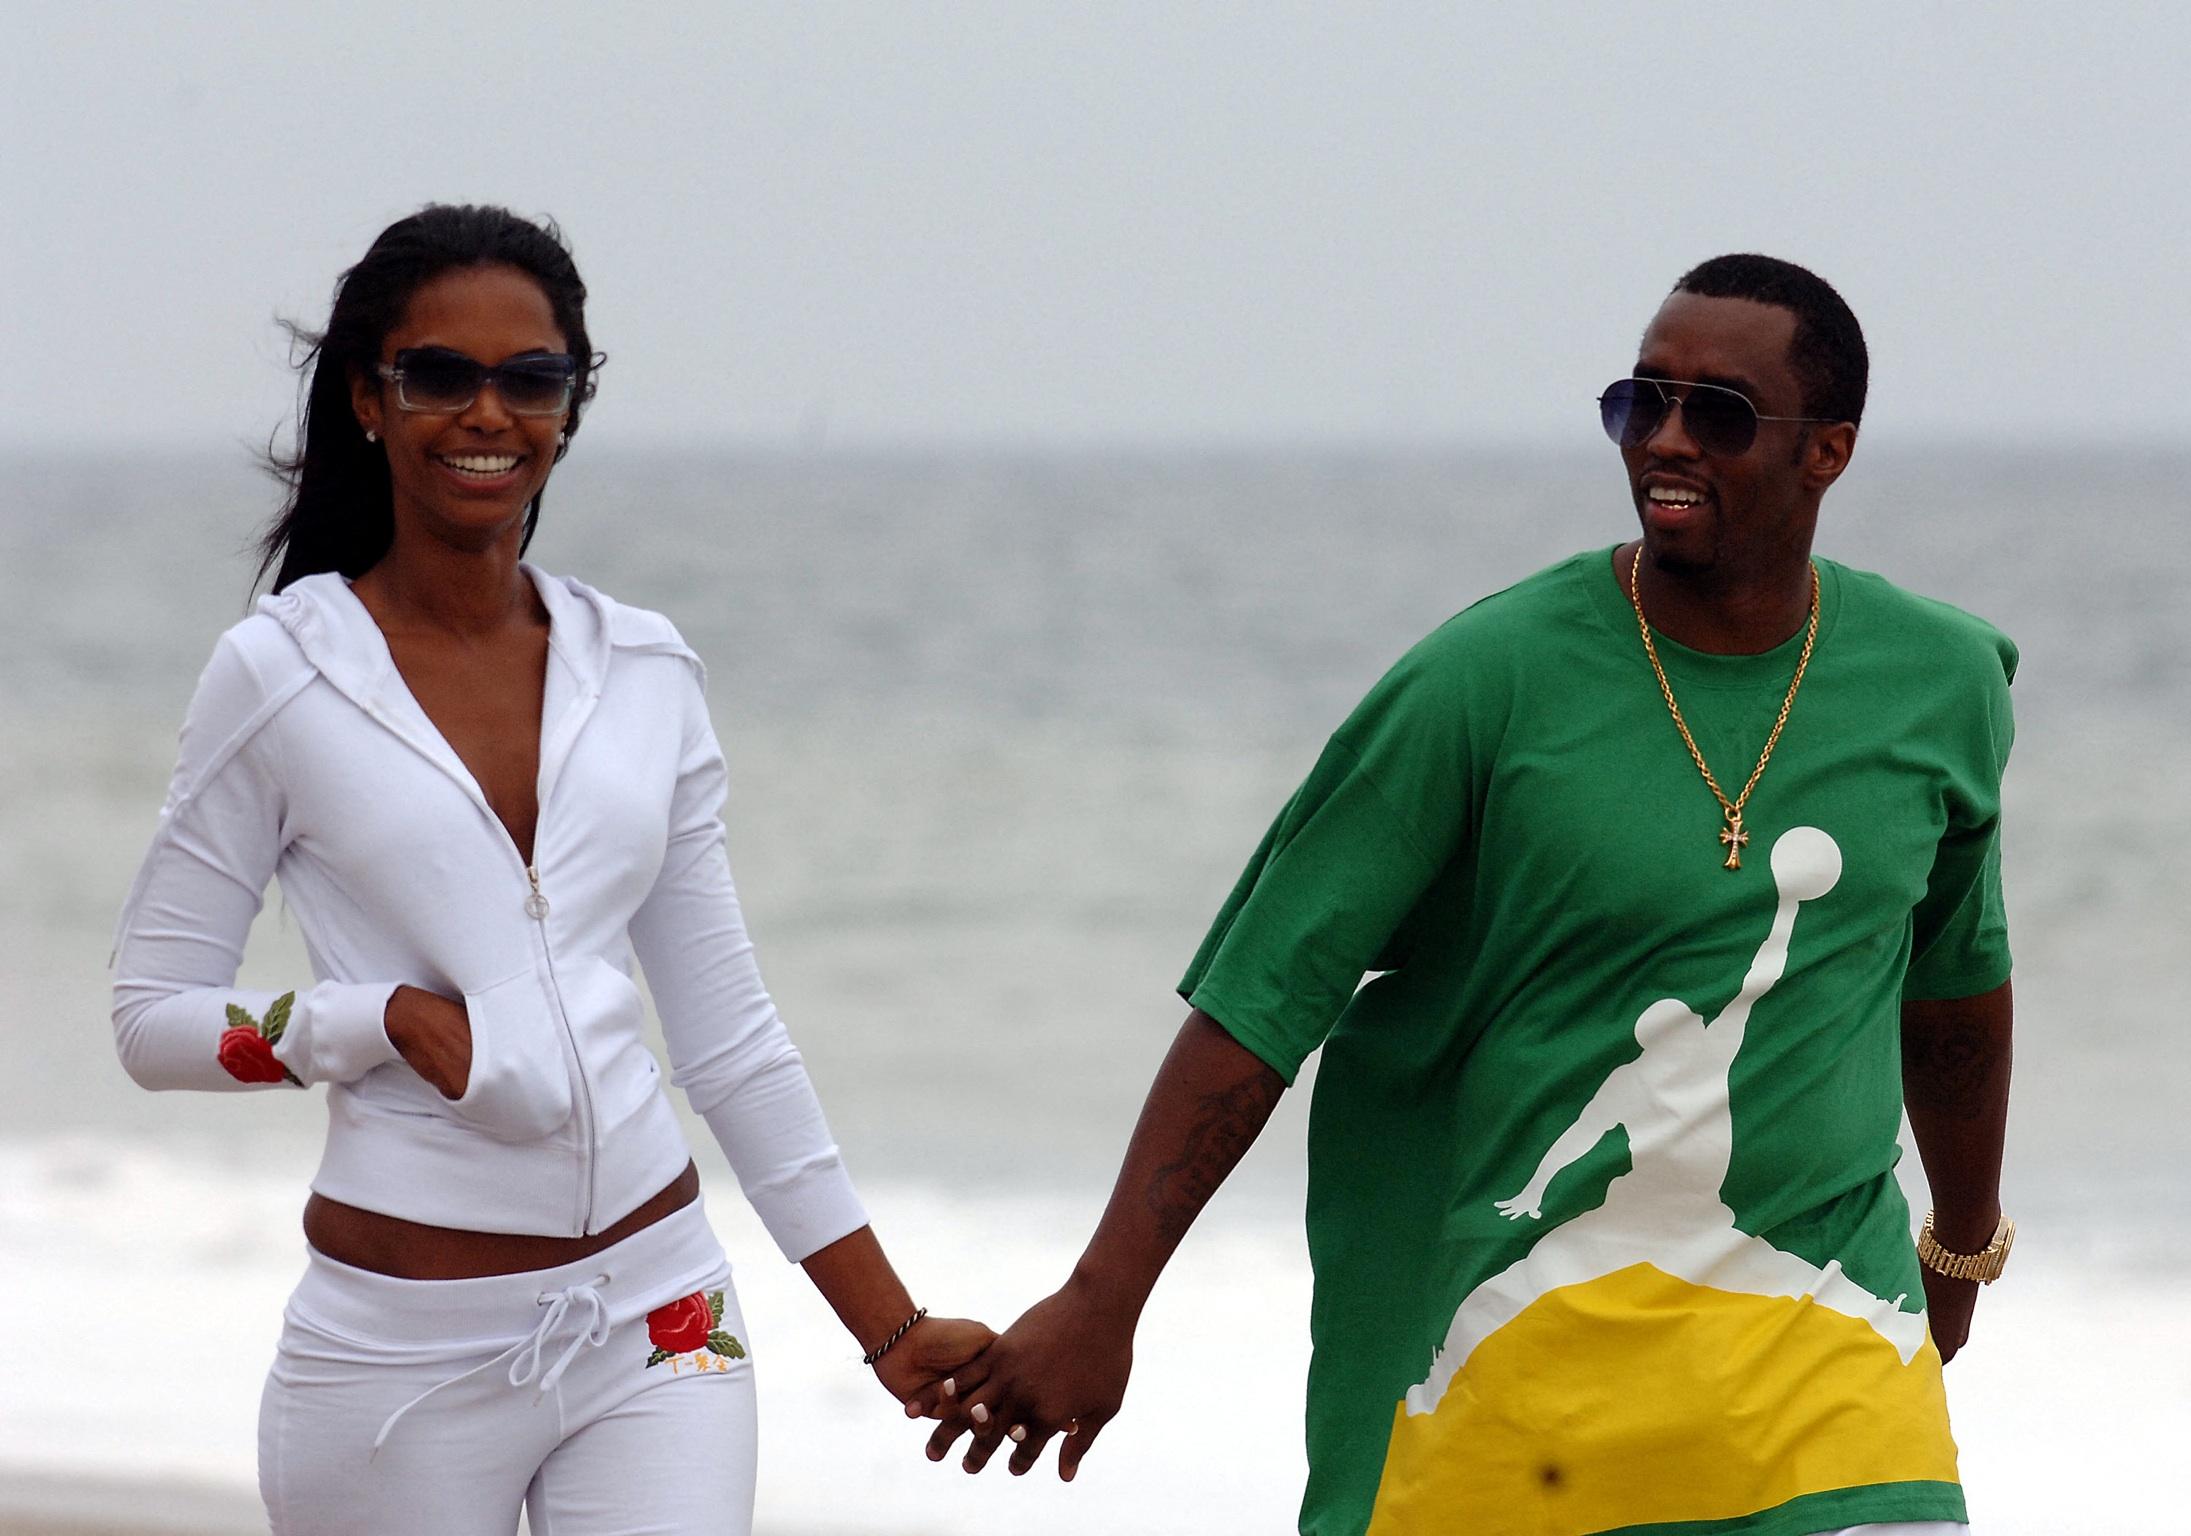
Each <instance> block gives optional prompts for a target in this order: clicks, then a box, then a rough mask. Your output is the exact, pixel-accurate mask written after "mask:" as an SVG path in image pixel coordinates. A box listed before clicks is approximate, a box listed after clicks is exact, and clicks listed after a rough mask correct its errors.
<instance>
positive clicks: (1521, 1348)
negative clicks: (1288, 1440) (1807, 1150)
mask: <svg viewBox="0 0 2191 1536" xmlns="http://www.w3.org/2000/svg"><path fill="white" fill-rule="evenodd" d="M1772 873H1773V883H1774V885H1775V887H1776V888H1777V891H1778V904H1777V907H1776V910H1775V912H1774V914H1773V922H1772V926H1771V929H1770V931H1769V932H1768V933H1767V934H1766V937H1765V939H1764V942H1763V943H1762V944H1760V945H1759V947H1758V951H1757V955H1756V958H1755V959H1754V960H1753V961H1752V963H1751V965H1750V969H1749V972H1748V974H1747V975H1745V976H1744V978H1743V981H1742V986H1741V989H1740V991H1738V992H1737V993H1736V995H1735V997H1734V1000H1733V1001H1732V1002H1730V1003H1729V1004H1728V1005H1727V1006H1726V1008H1725V1009H1723V1010H1722V1011H1721V1012H1720V1014H1719V1015H1718V1016H1717V1017H1716V1018H1714V1019H1713V1020H1712V1021H1711V1022H1710V1023H1709V1024H1707V1023H1706V1022H1705V1021H1704V1020H1703V1019H1702V1018H1701V1017H1699V1016H1698V1015H1697V1013H1696V1012H1695V1011H1694V1010H1692V1009H1690V1008H1689V1007H1688V1006H1687V1005H1686V1004H1684V1003H1682V1002H1680V1001H1679V1000H1677V999H1673V998H1665V999H1661V1000H1660V1001H1658V1002H1655V1003H1653V1004H1652V1005H1651V1006H1650V1007H1648V1008H1646V1009H1645V1010H1644V1011H1643V1014H1642V1016H1641V1017H1640V1018H1638V1019H1637V1021H1636V1041H1637V1044H1639V1045H1640V1046H1641V1047H1642V1048H1643V1049H1642V1054H1641V1055H1640V1056H1638V1057H1637V1058H1636V1059H1635V1060H1633V1061H1630V1062H1628V1063H1626V1064H1625V1065H1623V1066H1621V1067H1618V1068H1615V1069H1614V1071H1613V1072H1612V1073H1610V1074H1609V1075H1608V1076H1607V1078H1606V1080H1605V1082H1604V1084H1603V1085H1602V1086H1601V1087H1600V1088H1599V1089H1598V1091H1597V1092H1596V1093H1595V1094H1593V1095H1592V1096H1591V1099H1590V1102H1589V1103H1588V1104H1587V1105H1585V1106H1584V1107H1583V1109H1582V1111H1581V1112H1580V1114H1578V1115H1577V1117H1576V1119H1575V1122H1574V1124H1572V1125H1570V1126H1569V1127H1568V1128H1567V1129H1566V1130H1565V1131H1563V1132H1561V1133H1560V1135H1559V1137H1558V1138H1557V1139H1556V1140H1555V1141H1554V1142H1553V1144H1552V1145H1551V1147H1550V1148H1548V1149H1547V1150H1546V1152H1545V1155H1544V1157H1543V1159H1542V1160H1541V1161H1540V1162H1539V1164H1538V1166H1537V1169H1536V1172H1535V1173H1534V1174H1533V1175H1532V1176H1531V1177H1530V1179H1529V1181H1528V1183H1527V1184H1525V1185H1524V1186H1523V1188H1522V1189H1521V1190H1520V1191H1519V1192H1518V1193H1517V1194H1515V1195H1514V1196H1513V1197H1512V1198H1510V1199H1506V1200H1501V1201H1499V1202H1497V1204H1498V1209H1499V1211H1500V1213H1501V1214H1502V1215H1504V1216H1506V1217H1507V1218H1509V1219H1510V1220H1515V1221H1534V1220H1539V1219H1541V1218H1542V1215H1543V1211H1542V1203H1543V1200H1544V1196H1545V1191H1546V1190H1547V1188H1548V1187H1549V1186H1550V1184H1551V1182H1552V1179H1553V1177H1554V1176H1555V1175H1556V1174H1558V1173H1559V1172H1560V1170H1561V1169H1563V1168H1565V1167H1567V1166H1568V1165H1569V1164H1570V1163H1572V1162H1574V1161H1575V1160H1576V1159H1578V1158H1580V1157H1581V1156H1583V1155H1584V1154H1585V1153H1587V1152H1588V1151H1589V1150H1590V1149H1591V1148H1592V1147H1594V1146H1595V1145H1597V1143H1598V1142H1599V1140H1600V1139H1602V1138H1603V1137H1604V1135H1605V1134H1606V1133H1607V1132H1608V1131H1610V1130H1612V1129H1613V1128H1614V1127H1615V1126H1620V1127H1624V1128H1625V1129H1626V1131H1627V1134H1628V1146H1629V1155H1630V1162H1631V1167H1630V1170H1629V1171H1628V1172H1627V1173H1624V1174H1622V1175H1620V1176H1619V1177H1618V1178H1616V1179H1614V1180H1613V1181H1612V1182H1611V1183H1610V1184H1609V1185H1608V1186H1607V1187H1606V1192H1605V1200H1604V1203H1603V1204H1601V1205H1600V1206H1598V1207H1597V1208H1596V1209H1594V1210H1591V1211H1587V1212H1585V1213H1584V1214H1582V1215H1580V1216H1577V1217H1575V1218H1574V1219H1573V1220H1571V1221H1567V1222H1564V1223H1562V1224H1561V1225H1559V1226H1557V1227H1554V1228H1553V1229H1552V1230H1551V1231H1550V1232H1548V1233H1546V1234H1545V1236H1544V1237H1543V1238H1541V1239H1540V1240H1539V1241H1538V1242H1537V1243H1536V1245H1535V1246H1534V1247H1532V1248H1531V1249H1530V1250H1529V1252H1528V1253H1526V1254H1524V1255H1523V1256H1522V1257H1521V1258H1520V1259H1518V1260H1517V1261H1516V1262H1515V1263H1513V1264H1512V1265H1510V1266H1509V1267H1508V1268H1506V1269H1505V1270H1503V1271H1502V1272H1500V1273H1499V1274H1497V1275H1494V1276H1492V1277H1491V1278H1490V1279H1488V1280H1486V1281H1484V1282H1483V1283H1482V1284H1480V1285H1478V1286H1477V1287H1476V1288H1475V1289H1474V1290H1472V1291H1470V1292H1469V1293H1468V1295H1467V1296H1465V1297H1464V1298H1462V1301H1461V1304H1460V1306H1459V1307H1458V1308H1457V1309H1456V1311H1455V1313H1454V1316H1453V1322H1452V1325H1451V1326H1450V1328H1449V1329H1448V1330H1447V1332H1446V1337H1445V1341H1444V1343H1443V1344H1442V1345H1440V1347H1439V1348H1438V1350H1437V1353H1436V1355H1435V1357H1434V1358H1433V1359H1432V1361H1431V1365H1430V1370H1429V1372H1428V1374H1427V1375H1426V1376H1425V1377H1424V1379H1423V1380H1422V1381H1421V1382H1419V1383H1417V1384H1416V1385H1415V1386H1413V1387H1411V1388H1410V1389H1409V1390H1408V1392H1407V1394H1406V1397H1405V1398H1404V1400H1403V1401H1402V1402H1401V1403H1400V1404H1399V1405H1398V1406H1397V1407H1396V1408H1395V1410H1394V1415H1393V1427H1392V1434H1391V1440H1390V1443H1389V1446H1388V1449H1387V1451H1386V1457H1385V1468H1384V1475H1383V1478H1382V1480H1381V1482H1380V1483H1379V1486H1378V1492H1377V1502H1376V1505H1375V1508H1374V1510H1373V1512H1372V1516H1371V1523H1370V1528H1369V1529H1370V1533H1371V1536H1401V1533H1408V1532H1417V1531H1421V1532H1429V1531H1440V1532H1450V1531H1468V1532H1471V1533H1485V1536H1495V1533H1500V1532H1514V1533H1516V1536H1524V1533H1526V1536H1566V1533H1585V1532H1592V1531H1603V1530H1609V1529H1614V1528H1618V1527H1621V1526H1628V1525H1640V1524H1645V1523H1649V1522H1652V1521H1658V1520H1710V1519H1720V1518H1726V1517H1729V1516H1735V1515H1743V1514H1749V1513H1753V1512H1755V1511H1758V1510H1761V1509H1769V1508H1771V1507H1773V1506H1774V1505H1776V1504H1780V1503H1784V1502H1786V1501H1787V1500H1788V1499H1790V1498H1794V1497H1796V1496H1797V1495H1799V1494H1803V1493H1811V1492H1821V1491H1824V1490H1827V1489H1834V1488H1846V1487H1851V1486H1855V1485H1860V1484H1866V1483H1879V1482H1901V1481H1908V1480H1913V1479H1941V1480H1948V1481H1952V1480H1953V1478H1954V1475H1955V1448H1954V1444H1953V1442H1952V1441H1950V1440H1949V1439H1948V1435H1947V1413H1946V1407H1945V1400H1944V1396H1943V1393H1942V1389H1941V1383H1940V1365H1939V1356H1938V1354H1937V1353H1936V1352H1935V1351H1934V1350H1933V1349H1932V1347H1931V1345H1930V1343H1929V1341H1928V1340H1927V1338H1926V1334H1925V1322H1924V1318H1923V1316H1922V1315H1921V1314H1918V1313H1913V1312H1904V1311H1902V1310H1901V1307H1900V1303H1901V1301H1902V1300H1904V1299H1905V1298H1902V1297H1895V1298H1894V1299H1892V1300H1887V1299H1884V1298H1881V1297H1876V1296H1873V1295H1871V1294H1870V1293H1869V1292H1867V1291H1865V1290H1864V1289H1863V1288H1862V1287H1861V1286H1859V1285H1858V1284H1856V1282H1854V1281H1853V1280H1851V1279H1850V1278H1849V1277H1848V1275H1847V1274H1845V1273H1844V1272H1843V1271H1842V1269H1841V1265H1840V1262H1839V1261H1838V1260H1829V1261H1828V1262H1827V1263H1826V1265H1825V1267H1824V1268H1819V1267H1817V1266H1815V1265H1813V1264H1811V1263H1810V1262H1809V1261H1808V1260H1805V1259H1803V1258H1800V1257H1798V1256H1797V1255H1794V1254H1791V1253H1786V1252H1783V1251H1782V1250H1780V1249H1777V1248H1774V1247H1773V1246H1772V1245H1771V1244H1769V1243H1767V1242H1765V1241H1764V1240H1763V1239H1762V1238H1758V1237H1755V1236H1752V1235H1751V1234H1749V1233H1747V1232H1744V1231H1742V1230H1741V1229H1740V1228H1738V1227H1737V1226H1736V1225H1735V1222H1734V1213H1733V1212H1732V1211H1730V1210H1729V1209H1728V1208H1727V1207H1726V1205H1725V1204H1724V1203H1723V1202H1722V1201H1721V1199H1720V1187H1721V1185H1722V1184H1723V1183H1724V1182H1725V1180H1726V1177H1727V1169H1728V1164H1729V1162H1730V1160H1731V1157H1732V1154H1733V1150H1734V1127H1733V1116H1732V1114H1731V1112H1730V1110H1729V1105H1728V1088H1727V1083H1728V1075H1729V1072H1730V1070H1731V1069H1732V1067H1733V1065H1734V1059H1735V1055H1736V1053H1737V1052H1738V1051H1740V1049H1741V1047H1742V1039H1743V1034H1744V1032H1745V1031H1746V1029H1747V1028H1748V1025H1749V1019H1750V1013H1751V1010H1752V1009H1753V1008H1754V1007H1755V1006H1756V1004H1757V1003H1758V1001H1759V1000H1760V999H1762V998H1763V997H1764V996H1765V995H1766V993H1768V992H1770V991H1771V990H1772V988H1773V986H1774V984H1775V983H1777V982H1778V981H1779V980H1780V979H1781V977H1782V976H1783V975H1784V974H1786V970H1787V964H1788V947H1789V942H1790V940H1791V938H1792V937H1793V935H1794V931H1795V920H1796V915H1797V911H1798V909H1799V908H1800V907H1801V906H1802V904H1803V903H1804V902H1806V901H1816V900H1818V899H1819V898H1820V897H1822V896H1824V895H1825V894H1826V893H1827V892H1828V891H1830V890H1832V889H1833V887H1834V885H1835V884H1836V883H1837V882H1838V881H1839V880H1840V878H1841V850H1840V848H1839V846H1838V845H1837V844H1836V843H1835V842H1834V840H1833V839H1832V838H1831V837H1829V836H1828V835H1827V834H1826V833H1824V832H1822V831H1820V830H1819V829H1818V828H1816V827H1796V828H1793V829H1791V830H1790V831H1788V832H1785V833H1783V834H1782V835H1781V836H1780V838H1779V839H1778V840H1777V841H1776V842H1775V843H1774V844H1773V850H1772ZM1841 1403H1846V1404H1848V1405H1849V1406H1850V1407H1851V1408H1860V1409H1861V1411H1860V1412H1854V1413H1850V1414H1845V1415H1844V1414H1840V1413H1837V1412H1836V1405H1837V1404H1841ZM1843 1420H1846V1421H1847V1425H1848V1436H1847V1438H1846V1439H1845V1440H1844V1439H1843V1438H1841V1437H1839V1436H1837V1435H1836V1433H1835V1430H1836V1427H1837V1425H1838V1424H1840V1423H1841V1422H1842V1421H1843ZM1464 1511H1466V1512H1467V1513H1466V1515H1465V1517H1464V1513H1463V1512H1464Z"/></svg>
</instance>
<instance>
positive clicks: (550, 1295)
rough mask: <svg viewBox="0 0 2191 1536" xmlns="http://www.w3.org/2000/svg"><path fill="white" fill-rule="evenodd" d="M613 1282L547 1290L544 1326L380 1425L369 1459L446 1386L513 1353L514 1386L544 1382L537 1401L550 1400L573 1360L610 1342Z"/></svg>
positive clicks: (597, 1280) (603, 1279) (604, 1279)
mask: <svg viewBox="0 0 2191 1536" xmlns="http://www.w3.org/2000/svg"><path fill="white" fill-rule="evenodd" d="M608 1283H609V1277H608V1276H607V1275H596V1276H594V1278H593V1279H591V1280H587V1281H584V1282H583V1283H581V1284H578V1285H569V1286H565V1287H564V1288H563V1289H562V1290H560V1291H543V1292H542V1293H541V1294H540V1297H539V1303H538V1304H539V1305H540V1306H543V1307H546V1308H547V1309H548V1310H547V1313H546V1315H545V1316H543V1317H542V1318H541V1319H540V1323H539V1325H538V1326H537V1327H535V1328H534V1329H533V1331H532V1332H531V1333H530V1334H528V1335H527V1336H526V1337H524V1338H522V1339H519V1340H518V1341H517V1342H516V1343H515V1344H512V1345H511V1346H510V1347H509V1348H508V1349H505V1350H503V1351H502V1352H501V1353H499V1354H497V1355H494V1356H493V1357H491V1358H489V1359H486V1360H482V1361H480V1362H479V1364H477V1365H475V1366H473V1367H472V1368H471V1369H470V1370H468V1371H462V1372H459V1373H458V1374H457V1375H454V1376H451V1377H450V1378H449V1379H448V1380H447V1381H440V1382H436V1383H434V1385H432V1386H430V1387H428V1388H427V1389H426V1390H425V1391H423V1392H421V1393H419V1395H418V1396H416V1397H414V1398H412V1399H411V1400H410V1401H409V1402H407V1403H405V1404H404V1405H403V1406H402V1407H401V1408H398V1409H397V1410H396V1411H395V1412H394V1413H391V1414H389V1415H388V1418H387V1421H386V1422H385V1423H383V1424H382V1425H381V1426H380V1433H379V1434H377V1435H375V1436H373V1449H372V1452H371V1454H370V1455H368V1456H367V1457H366V1460H368V1461H370V1460H372V1459H373V1457H374V1456H378V1455H379V1454H380V1448H381V1446H382V1445H384V1444H385V1443H386V1442H387V1439H388V1432H389V1431H390V1430H392V1429H394V1428H395V1427H396V1421H397V1420H398V1419H400V1418H402V1417H403V1416H404V1415H405V1414H407V1413H409V1412H410V1411H411V1410H412V1409H413V1408H416V1407H417V1406H418V1405H419V1404H420V1403H423V1402H425V1401H426V1399H428V1398H429V1397H432V1396H433V1395H434V1394H435V1393H436V1392H439V1391H440V1390H441V1389H442V1388H443V1387H453V1386H455V1385H456V1384H457V1383H458V1382H460V1381H463V1380H466V1379H467V1378H469V1377H473V1376H477V1375H478V1374H479V1373H480V1372H481V1371H484V1370H486V1369H487V1368H488V1367H489V1366H491V1365H500V1364H501V1363H502V1362H503V1361H505V1360H510V1357H511V1356H512V1355H515V1356H516V1357H517V1358H516V1359H514V1360H510V1371H509V1382H510V1385H511V1386H513V1387H524V1386H530V1385H531V1384H532V1382H533V1381H534V1379H535V1378H538V1380H539V1382H540V1389H539V1390H538V1391H536V1392H535V1393H533V1401H534V1402H535V1403H537V1402H539V1401H540V1400H541V1399H542V1398H543V1397H546V1396H547V1395H548V1394H549V1393H550V1392H551V1391H553V1390H554V1389H555V1386H556V1383H558V1382H560V1381H561V1380H562V1379H563V1373H564V1372H565V1371H567V1370H569V1369H570V1366H571V1362H572V1361H573V1360H576V1359H577V1358H578V1352H579V1351H580V1350H582V1349H586V1348H589V1347H591V1348H595V1349H598V1348H600V1347H601V1346H602V1345H603V1344H606V1343H607V1342H608V1341H609V1304H608V1303H607V1302H606V1301H604V1300H603V1299H602V1296H601V1290H600V1288H601V1287H602V1286H604V1285H607V1284H608ZM580 1306H583V1307H584V1308H585V1309H586V1311H587V1314H588V1315H587V1318H586V1322H585V1326H584V1327H582V1328H579V1329H578V1330H577V1331H576V1332H574V1333H573V1334H572V1335H571V1336H570V1341H569V1342H568V1343H566V1344H565V1345H564V1346H563V1352H562V1353H561V1354H560V1355H558V1356H556V1359H555V1364H553V1365H551V1366H549V1367H548V1370H547V1374H546V1375H542V1374H541V1371H540V1361H541V1357H542V1356H543V1355H544V1354H546V1352H547V1349H548V1346H549V1344H550V1343H551V1342H553V1340H554V1337H555V1333H556V1330H557V1328H559V1327H560V1326H561V1325H562V1323H563V1320H564V1319H565V1318H566V1317H568V1316H569V1315H570V1314H571V1312H572V1311H573V1310H574V1309H576V1308H578V1307H580Z"/></svg>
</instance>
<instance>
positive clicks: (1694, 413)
mask: <svg viewBox="0 0 2191 1536" xmlns="http://www.w3.org/2000/svg"><path fill="white" fill-rule="evenodd" d="M1681 418H1682V421H1683V422H1684V423H1685V424H1686V425H1687V426H1688V428H1689V435H1690V436H1691V437H1692V438H1694V439H1696V445H1697V446H1698V447H1699V448H1702V449H1703V450H1704V451H1705V452H1706V453H1710V454H1716V455H1718V456H1719V457H1721V458H1727V459H1731V458H1735V457H1737V456H1739V455H1741V454H1744V453H1747V452H1749V449H1750V444H1752V443H1754V442H1756V441H1757V408H1756V407H1755V406H1753V405H1751V404H1750V402H1749V401H1747V400H1745V399H1744V398H1743V397H1742V396H1740V395H1738V394H1736V393H1735V392H1734V391H1733V390H1731V389H1720V388H1718V387H1717V386H1715V385H1711V384H1698V385H1696V386H1694V387H1692V388H1691V389H1690V391H1689V397H1688V398H1687V399H1686V400H1684V401H1682V402H1681Z"/></svg>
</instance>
